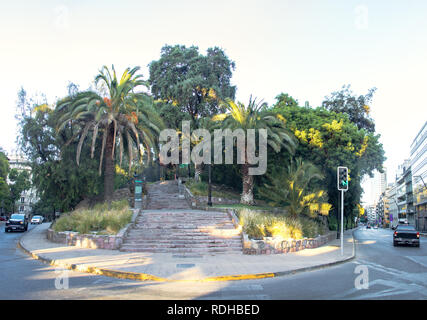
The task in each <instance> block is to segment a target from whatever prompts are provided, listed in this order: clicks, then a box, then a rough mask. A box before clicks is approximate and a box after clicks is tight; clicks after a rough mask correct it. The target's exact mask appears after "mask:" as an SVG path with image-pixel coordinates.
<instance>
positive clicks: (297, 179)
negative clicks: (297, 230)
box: [259, 158, 331, 218]
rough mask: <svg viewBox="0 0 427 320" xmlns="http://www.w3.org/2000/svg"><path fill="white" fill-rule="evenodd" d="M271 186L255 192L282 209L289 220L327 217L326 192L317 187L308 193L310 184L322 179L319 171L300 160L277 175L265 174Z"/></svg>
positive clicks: (329, 206)
mask: <svg viewBox="0 0 427 320" xmlns="http://www.w3.org/2000/svg"><path fill="white" fill-rule="evenodd" d="M267 177H268V179H269V180H270V183H271V184H265V185H264V187H263V188H260V190H259V192H260V194H261V195H262V196H264V197H265V198H267V199H269V200H271V201H272V202H273V203H275V204H276V205H279V206H283V207H285V208H286V210H287V212H288V213H289V215H290V216H291V217H293V218H296V217H298V216H300V215H301V214H304V215H307V216H309V217H312V218H314V217H315V216H316V215H317V214H318V213H320V214H322V215H327V214H328V213H329V210H330V209H331V205H330V204H329V203H327V202H325V199H327V195H326V192H325V191H323V190H321V189H320V188H313V187H312V190H310V183H311V182H312V181H314V180H323V179H324V176H323V174H322V173H321V171H320V170H319V169H318V168H317V167H316V166H314V165H313V164H312V163H310V162H304V161H302V160H301V159H300V158H299V159H297V160H296V161H295V162H294V161H292V159H291V161H290V165H289V166H288V167H287V168H286V169H284V168H280V170H279V171H278V172H273V173H270V174H267Z"/></svg>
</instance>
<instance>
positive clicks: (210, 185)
mask: <svg viewBox="0 0 427 320" xmlns="http://www.w3.org/2000/svg"><path fill="white" fill-rule="evenodd" d="M211 178H212V164H209V184H208V206H209V207H212V183H211V182H212V181H211Z"/></svg>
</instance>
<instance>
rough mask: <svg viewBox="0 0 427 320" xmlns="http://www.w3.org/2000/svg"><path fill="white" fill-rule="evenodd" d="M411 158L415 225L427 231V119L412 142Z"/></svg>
mask: <svg viewBox="0 0 427 320" xmlns="http://www.w3.org/2000/svg"><path fill="white" fill-rule="evenodd" d="M410 158H411V170H412V175H411V176H412V193H413V207H414V211H415V225H416V227H417V229H418V230H420V231H427V210H426V209H427V187H426V183H427V121H426V122H425V123H424V126H423V127H422V128H421V130H420V131H419V132H418V134H417V135H416V137H415V139H414V141H413V142H412V144H411V154H410Z"/></svg>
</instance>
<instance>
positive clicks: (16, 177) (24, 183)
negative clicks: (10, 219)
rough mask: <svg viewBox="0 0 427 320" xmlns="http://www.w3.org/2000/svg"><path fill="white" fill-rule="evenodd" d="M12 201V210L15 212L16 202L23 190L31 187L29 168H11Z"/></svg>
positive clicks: (10, 186)
mask: <svg viewBox="0 0 427 320" xmlns="http://www.w3.org/2000/svg"><path fill="white" fill-rule="evenodd" d="M9 180H10V184H9V188H10V203H11V209H12V212H15V203H16V202H17V201H18V200H19V198H20V197H21V194H22V192H23V191H26V190H28V189H30V188H31V181H30V174H29V172H28V171H27V170H18V169H11V170H10V172H9Z"/></svg>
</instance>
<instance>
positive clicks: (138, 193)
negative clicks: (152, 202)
mask: <svg viewBox="0 0 427 320" xmlns="http://www.w3.org/2000/svg"><path fill="white" fill-rule="evenodd" d="M143 182H144V180H143V178H137V177H136V176H135V209H137V208H138V209H140V208H141V205H142V184H143Z"/></svg>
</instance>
